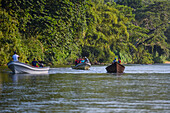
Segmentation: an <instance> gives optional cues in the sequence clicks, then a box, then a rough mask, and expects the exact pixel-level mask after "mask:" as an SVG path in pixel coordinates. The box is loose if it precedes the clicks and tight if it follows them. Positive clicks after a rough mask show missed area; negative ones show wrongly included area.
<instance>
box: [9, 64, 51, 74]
mask: <svg viewBox="0 0 170 113" xmlns="http://www.w3.org/2000/svg"><path fill="white" fill-rule="evenodd" d="M7 65H8V68H9V69H11V71H12V72H13V73H28V74H47V73H48V71H49V69H50V67H33V66H31V65H28V64H25V63H21V62H18V61H11V62H9V63H8V64H7Z"/></svg>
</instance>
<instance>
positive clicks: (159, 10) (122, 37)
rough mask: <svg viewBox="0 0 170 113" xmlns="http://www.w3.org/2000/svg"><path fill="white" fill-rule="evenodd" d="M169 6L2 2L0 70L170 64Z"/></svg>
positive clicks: (120, 0) (73, 0) (124, 1)
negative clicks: (15, 60) (80, 63)
mask: <svg viewBox="0 0 170 113" xmlns="http://www.w3.org/2000/svg"><path fill="white" fill-rule="evenodd" d="M169 24H170V2H169V1H168V0H115V2H114V0H0V65H6V64H7V63H8V62H9V61H11V60H12V55H13V54H14V51H16V52H17V54H18V55H19V56H20V58H19V61H21V62H26V61H29V62H31V61H32V59H33V58H36V59H37V60H38V61H44V62H45V63H46V64H47V65H66V64H72V63H74V60H75V59H76V58H79V57H84V56H87V57H88V58H89V60H90V61H91V62H92V63H94V62H100V63H110V62H112V61H113V59H114V58H115V57H116V58H118V57H119V58H121V60H122V63H131V64H133V63H137V64H150V63H163V62H165V61H166V60H170V27H169Z"/></svg>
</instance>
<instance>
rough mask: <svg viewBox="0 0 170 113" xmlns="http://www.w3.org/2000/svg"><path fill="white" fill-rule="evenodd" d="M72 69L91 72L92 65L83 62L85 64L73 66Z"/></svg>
mask: <svg viewBox="0 0 170 113" xmlns="http://www.w3.org/2000/svg"><path fill="white" fill-rule="evenodd" d="M71 67H72V69H81V70H89V69H90V67H91V64H90V63H85V62H83V63H79V64H77V65H76V66H71Z"/></svg>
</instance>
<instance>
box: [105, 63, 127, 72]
mask: <svg viewBox="0 0 170 113" xmlns="http://www.w3.org/2000/svg"><path fill="white" fill-rule="evenodd" d="M124 69H125V66H123V65H121V64H119V63H117V62H115V63H114V64H111V65H109V66H108V67H106V70H107V72H108V73H123V71H124Z"/></svg>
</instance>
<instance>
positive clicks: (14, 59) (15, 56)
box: [12, 51, 19, 61]
mask: <svg viewBox="0 0 170 113" xmlns="http://www.w3.org/2000/svg"><path fill="white" fill-rule="evenodd" d="M18 57H19V55H17V52H16V51H15V52H14V55H13V56H12V58H13V61H18Z"/></svg>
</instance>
